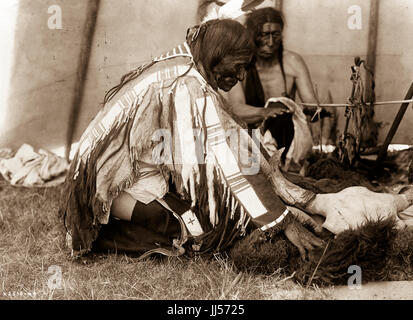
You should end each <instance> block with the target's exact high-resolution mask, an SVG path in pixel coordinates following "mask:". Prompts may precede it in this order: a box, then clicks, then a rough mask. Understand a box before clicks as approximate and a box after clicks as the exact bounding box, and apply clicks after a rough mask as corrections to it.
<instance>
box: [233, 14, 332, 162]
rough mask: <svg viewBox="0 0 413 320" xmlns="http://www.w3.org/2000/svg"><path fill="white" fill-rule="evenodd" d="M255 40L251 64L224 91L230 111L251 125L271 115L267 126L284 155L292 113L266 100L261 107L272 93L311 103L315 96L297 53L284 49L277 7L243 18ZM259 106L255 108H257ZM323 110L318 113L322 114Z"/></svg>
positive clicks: (291, 131)
mask: <svg viewBox="0 0 413 320" xmlns="http://www.w3.org/2000/svg"><path fill="white" fill-rule="evenodd" d="M246 26H247V28H248V29H249V30H250V31H251V33H252V35H253V37H254V40H255V44H256V47H257V49H256V63H255V68H254V67H253V68H251V69H250V70H249V71H248V73H247V76H246V79H245V81H243V83H238V84H237V85H236V86H235V87H234V88H233V89H232V90H231V91H230V92H229V94H228V95H227V99H228V101H229V103H230V104H231V105H232V106H233V112H234V113H235V114H236V115H238V116H239V117H241V118H242V119H243V120H244V121H245V122H247V123H248V124H250V126H251V127H254V126H255V125H257V124H259V123H261V122H262V120H264V119H265V118H267V117H272V116H275V118H273V119H271V121H270V123H269V125H270V127H269V129H270V131H271V133H272V136H273V137H274V139H275V140H276V141H277V144H278V147H285V148H286V150H285V152H284V156H285V154H286V153H287V151H288V148H289V146H290V144H291V142H292V139H293V136H294V126H293V123H292V115H291V114H290V113H289V111H288V109H287V108H286V107H285V106H284V105H282V104H281V103H278V104H269V105H268V106H269V108H262V107H264V105H265V104H266V101H267V100H268V99H269V98H272V97H282V96H284V97H289V98H291V99H294V98H295V95H296V93H298V96H299V97H300V99H301V101H303V102H307V103H315V102H316V96H315V92H314V88H313V84H312V82H311V76H310V72H309V70H308V68H307V66H306V64H305V62H304V60H303V59H302V57H301V56H300V55H298V54H297V53H295V52H292V51H289V50H284V48H283V42H282V31H283V27H284V21H283V18H282V15H281V13H280V12H279V11H277V10H275V9H273V8H271V7H267V8H262V9H258V10H255V11H253V12H252V13H250V14H249V15H248V17H247V20H246ZM257 107H259V108H257ZM315 110H316V108H313V109H307V108H304V110H303V111H304V113H305V114H309V115H312V114H314V112H315ZM326 114H328V113H326V112H325V111H323V113H322V116H324V115H326Z"/></svg>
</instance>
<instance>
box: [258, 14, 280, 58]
mask: <svg viewBox="0 0 413 320" xmlns="http://www.w3.org/2000/svg"><path fill="white" fill-rule="evenodd" d="M257 40H258V50H257V56H258V57H259V58H261V59H264V60H272V59H273V58H274V57H275V56H276V54H277V51H278V48H279V47H280V44H281V40H282V28H281V25H280V24H279V23H275V22H267V23H264V24H263V25H262V28H261V33H260V34H259V35H258V39H257Z"/></svg>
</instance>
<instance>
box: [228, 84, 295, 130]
mask: <svg viewBox="0 0 413 320" xmlns="http://www.w3.org/2000/svg"><path fill="white" fill-rule="evenodd" d="M225 96H226V99H227V102H228V103H229V104H230V106H231V108H232V112H233V113H234V114H236V115H237V116H238V117H240V118H241V119H242V120H244V121H245V122H246V123H257V122H261V121H263V120H264V119H265V118H267V117H272V116H275V115H279V114H283V113H284V112H285V111H288V110H287V108H257V107H254V106H251V105H249V104H247V103H246V101H245V94H244V90H243V89H242V84H241V82H238V83H237V84H236V85H235V86H234V87H233V88H232V89H231V91H229V92H228V93H227V94H226V95H225Z"/></svg>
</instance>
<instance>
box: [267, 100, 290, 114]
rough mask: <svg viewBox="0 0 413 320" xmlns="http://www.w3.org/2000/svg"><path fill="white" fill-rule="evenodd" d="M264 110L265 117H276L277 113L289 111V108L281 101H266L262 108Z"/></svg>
mask: <svg viewBox="0 0 413 320" xmlns="http://www.w3.org/2000/svg"><path fill="white" fill-rule="evenodd" d="M264 110H265V112H266V116H265V117H266V118H268V117H276V116H278V115H282V114H285V113H290V112H291V111H290V109H288V108H287V107H286V106H285V105H284V104H283V103H281V102H272V101H271V102H268V104H267V107H266V108H265V109H264Z"/></svg>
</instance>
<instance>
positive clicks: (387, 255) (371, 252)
mask: <svg viewBox="0 0 413 320" xmlns="http://www.w3.org/2000/svg"><path fill="white" fill-rule="evenodd" d="M322 237H323V238H324V240H325V241H326V246H327V249H326V246H324V247H320V248H317V249H315V250H313V251H312V252H311V253H310V255H309V258H308V261H303V260H301V259H300V256H299V253H298V250H297V249H296V248H295V247H294V246H293V245H292V244H291V243H289V242H288V240H287V239H286V238H285V237H284V236H283V235H282V234H277V235H271V233H270V232H267V233H262V232H261V233H260V232H258V231H254V232H253V233H251V234H250V235H248V236H247V237H246V238H244V239H243V240H241V241H239V242H238V243H237V244H236V245H235V246H234V248H233V249H232V250H231V251H230V253H229V255H230V257H231V258H232V260H233V261H234V264H235V266H236V267H237V268H238V269H240V270H243V271H248V272H254V273H263V274H271V273H274V272H275V271H277V270H279V269H280V268H282V270H283V272H284V273H285V274H286V275H289V274H292V273H293V272H295V276H294V279H295V280H296V281H297V282H299V283H301V284H303V285H307V284H309V282H311V283H312V284H317V285H319V286H326V285H346V284H347V281H348V279H349V277H350V276H351V273H348V268H349V267H350V266H351V265H357V266H360V268H361V270H362V281H363V282H369V281H386V280H413V267H412V264H413V230H412V229H407V228H406V229H404V230H401V231H400V230H396V223H395V221H394V220H392V219H386V220H380V221H374V222H373V221H369V222H367V223H365V224H364V225H363V226H361V227H360V228H357V229H356V230H347V231H345V232H342V233H340V234H339V235H337V236H336V237H335V238H333V237H332V235H331V234H330V235H329V234H327V233H326V234H324V235H323V236H322Z"/></svg>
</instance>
